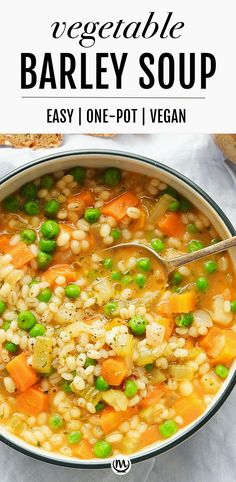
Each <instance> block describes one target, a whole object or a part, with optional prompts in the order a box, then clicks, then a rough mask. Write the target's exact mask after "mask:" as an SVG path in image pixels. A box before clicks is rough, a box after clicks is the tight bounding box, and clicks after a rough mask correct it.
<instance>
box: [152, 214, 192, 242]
mask: <svg viewBox="0 0 236 482" xmlns="http://www.w3.org/2000/svg"><path fill="white" fill-rule="evenodd" d="M157 225H158V228H160V230H161V231H162V232H163V233H164V234H166V235H167V236H175V237H177V238H179V237H181V236H182V235H183V233H184V231H185V225H184V223H183V221H182V219H181V214H179V213H172V212H168V213H166V214H165V215H164V216H163V217H162V218H161V219H160V221H158V223H157Z"/></svg>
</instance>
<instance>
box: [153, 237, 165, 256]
mask: <svg viewBox="0 0 236 482" xmlns="http://www.w3.org/2000/svg"><path fill="white" fill-rule="evenodd" d="M151 246H152V248H153V249H154V251H156V252H157V253H161V252H162V251H164V249H165V243H164V241H162V240H161V239H152V241H151Z"/></svg>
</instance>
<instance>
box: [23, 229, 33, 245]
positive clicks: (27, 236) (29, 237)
mask: <svg viewBox="0 0 236 482" xmlns="http://www.w3.org/2000/svg"><path fill="white" fill-rule="evenodd" d="M20 237H21V240H22V241H24V243H26V244H32V243H34V241H35V240H36V232H35V231H33V229H24V230H23V231H21V233H20Z"/></svg>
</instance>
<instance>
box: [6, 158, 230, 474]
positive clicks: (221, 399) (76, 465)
mask: <svg viewBox="0 0 236 482" xmlns="http://www.w3.org/2000/svg"><path fill="white" fill-rule="evenodd" d="M84 155H87V156H93V155H105V156H111V157H112V156H116V157H122V158H124V157H126V158H128V159H132V160H137V161H141V162H144V163H145V164H149V165H151V166H154V167H157V168H158V169H160V170H162V171H164V172H167V173H168V174H172V175H174V176H175V177H177V178H178V179H180V180H182V181H183V182H184V183H185V184H187V185H188V186H190V187H191V188H192V189H193V190H194V191H196V192H197V193H198V194H200V195H201V196H202V198H203V199H205V200H206V201H207V202H208V204H209V205H210V206H211V207H212V208H213V209H214V210H215V211H216V212H217V214H218V215H219V216H220V218H221V219H222V220H223V222H224V224H225V226H226V227H227V228H228V230H229V232H230V234H231V235H232V236H235V235H236V230H235V228H234V227H233V225H232V223H231V222H230V220H229V219H228V217H227V216H226V215H225V213H224V212H223V211H222V209H221V208H220V207H219V206H218V204H217V203H216V202H215V201H214V200H213V199H212V198H211V197H210V196H209V195H208V194H207V193H206V192H205V191H204V190H203V189H201V188H200V187H199V186H198V185H197V184H195V183H194V182H193V181H191V180H190V179H189V178H187V177H186V176H184V175H183V174H181V173H179V172H178V171H176V170H175V169H172V168H171V167H169V166H166V165H165V164H162V163H160V162H158V161H156V160H154V159H150V158H148V157H145V156H141V155H139V154H135V153H130V152H126V151H118V150H113V149H75V150H68V151H60V152H55V153H53V154H49V155H47V156H44V157H41V158H38V159H35V160H33V161H31V162H28V163H27V164H24V165H22V166H20V167H18V168H16V169H14V170H13V171H11V172H10V173H9V174H7V175H5V176H3V177H2V178H1V179H0V185H2V184H4V183H5V182H6V181H8V180H9V179H11V178H12V177H14V176H16V175H17V174H20V173H21V172H23V171H25V170H27V169H30V168H31V167H34V166H36V165H38V164H42V163H46V162H49V161H52V160H55V159H60V158H63V157H70V156H78V157H79V156H84ZM235 383H236V373H235V374H234V376H233V377H232V378H231V380H230V382H229V384H228V385H227V388H226V389H225V390H224V391H223V392H222V394H221V396H220V397H219V399H218V401H217V403H216V404H215V405H214V406H213V407H212V408H211V409H210V410H209V412H207V413H206V414H205V415H203V416H202V418H201V420H199V421H198V422H197V423H196V424H195V425H194V426H193V427H192V428H191V429H189V430H188V431H187V432H186V433H185V434H183V435H181V436H180V437H179V438H178V439H176V440H174V441H173V442H171V441H170V443H169V444H168V446H166V447H160V448H157V449H155V450H152V451H151V452H150V453H146V454H144V455H135V456H131V457H130V459H131V462H132V464H135V463H137V462H142V461H144V460H147V459H149V458H152V457H156V456H158V455H160V454H162V453H164V452H167V451H168V450H170V449H172V448H174V447H176V446H177V445H179V444H180V443H182V442H184V441H185V440H187V439H188V438H189V437H191V436H192V435H193V434H194V433H196V432H197V431H198V430H199V429H200V428H201V427H203V425H205V424H206V423H207V422H208V421H209V420H210V419H211V418H212V417H213V415H215V414H216V412H217V411H218V410H219V409H220V407H221V406H222V404H223V403H224V402H225V400H226V399H227V398H228V396H229V394H230V393H231V391H232V390H233V388H234V385H235ZM0 441H2V442H4V443H5V444H6V445H8V446H9V447H11V448H13V449H15V450H17V451H18V452H21V453H22V454H24V455H28V456H29V457H31V458H34V459H37V460H40V461H42V462H47V463H50V464H53V465H57V466H62V467H69V468H78V469H107V468H111V464H110V463H101V464H96V463H95V464H89V463H84V464H81V463H79V462H77V461H75V459H73V462H70V461H64V460H63V461H60V460H57V459H53V456H52V457H51V456H50V455H51V454H50V455H49V457H45V456H44V455H41V454H40V453H39V454H35V453H32V452H31V451H30V449H24V448H22V447H19V446H18V445H17V444H16V443H14V442H12V441H10V440H8V439H7V438H6V437H4V436H3V435H2V434H0Z"/></svg>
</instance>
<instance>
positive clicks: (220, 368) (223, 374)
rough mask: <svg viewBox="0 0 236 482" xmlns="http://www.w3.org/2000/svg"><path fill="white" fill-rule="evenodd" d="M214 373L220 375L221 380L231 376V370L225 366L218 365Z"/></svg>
mask: <svg viewBox="0 0 236 482" xmlns="http://www.w3.org/2000/svg"><path fill="white" fill-rule="evenodd" d="M214 371H215V373H216V375H218V377H220V378H227V376H228V374H229V369H228V368H227V367H225V366H224V365H216V367H215V368H214Z"/></svg>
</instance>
